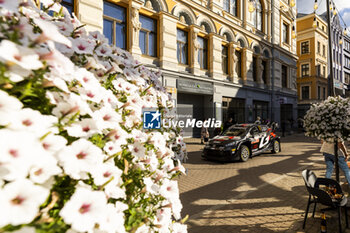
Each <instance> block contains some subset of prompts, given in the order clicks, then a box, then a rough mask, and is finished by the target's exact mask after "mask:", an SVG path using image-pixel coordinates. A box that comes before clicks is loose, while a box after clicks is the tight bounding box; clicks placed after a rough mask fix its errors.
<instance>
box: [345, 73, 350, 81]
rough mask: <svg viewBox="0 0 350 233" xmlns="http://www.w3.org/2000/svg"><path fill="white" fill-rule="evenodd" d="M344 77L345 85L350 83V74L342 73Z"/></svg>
mask: <svg viewBox="0 0 350 233" xmlns="http://www.w3.org/2000/svg"><path fill="white" fill-rule="evenodd" d="M344 76H345V83H346V84H349V83H350V74H349V73H345V72H344Z"/></svg>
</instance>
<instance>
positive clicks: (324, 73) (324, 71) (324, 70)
mask: <svg viewBox="0 0 350 233" xmlns="http://www.w3.org/2000/svg"><path fill="white" fill-rule="evenodd" d="M323 77H326V66H323Z"/></svg>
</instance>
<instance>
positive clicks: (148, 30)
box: [139, 15, 157, 57]
mask: <svg viewBox="0 0 350 233" xmlns="http://www.w3.org/2000/svg"><path fill="white" fill-rule="evenodd" d="M140 23H141V29H140V40H139V44H140V49H141V52H142V54H146V55H148V56H151V57H156V56H157V20H155V19H152V18H149V17H146V16H144V15H140Z"/></svg>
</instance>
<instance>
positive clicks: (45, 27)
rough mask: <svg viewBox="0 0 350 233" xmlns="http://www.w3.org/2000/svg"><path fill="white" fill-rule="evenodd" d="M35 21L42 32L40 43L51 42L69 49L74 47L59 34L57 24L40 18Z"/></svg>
mask: <svg viewBox="0 0 350 233" xmlns="http://www.w3.org/2000/svg"><path fill="white" fill-rule="evenodd" d="M33 20H34V23H35V24H36V25H38V26H39V27H40V29H41V30H42V34H41V35H40V36H39V38H38V39H39V40H40V42H45V41H47V40H51V41H55V42H57V43H61V44H64V45H66V46H69V47H71V46H72V42H71V41H70V40H69V39H67V37H65V36H63V35H62V34H61V33H60V32H59V30H58V28H57V26H56V25H55V24H53V23H51V22H49V21H46V20H42V19H40V18H34V19H33Z"/></svg>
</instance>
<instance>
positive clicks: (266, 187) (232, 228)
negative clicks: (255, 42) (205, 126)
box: [179, 134, 350, 233]
mask: <svg viewBox="0 0 350 233" xmlns="http://www.w3.org/2000/svg"><path fill="white" fill-rule="evenodd" d="M281 144H282V152H280V153H278V154H270V153H266V154H262V155H259V156H257V157H254V158H253V159H250V160H249V161H248V162H245V163H243V162H234V163H217V162H210V161H205V160H202V159H201V149H202V147H203V146H202V145H200V144H199V143H197V142H195V141H191V142H189V143H188V144H187V147H188V151H189V156H188V157H189V159H188V161H187V163H186V164H185V167H186V168H187V169H188V175H187V176H182V177H181V178H180V179H179V186H180V192H181V200H182V203H183V206H184V208H183V211H182V214H183V216H186V214H188V215H189V220H188V222H187V224H188V225H189V232H191V233H192V232H193V233H197V232H200V233H225V232H232V233H233V232H254V233H258V232H264V233H266V232H310V233H313V232H320V222H321V220H320V212H319V210H320V208H321V207H320V206H318V208H317V212H316V214H315V218H314V219H313V218H312V216H311V215H312V214H309V217H308V219H307V223H306V229H305V230H303V229H302V222H303V219H304V212H305V209H306V204H307V200H308V194H307V191H306V188H305V185H304V181H303V179H302V176H301V171H302V170H304V169H306V168H308V169H311V170H313V171H314V172H315V173H316V175H317V176H319V177H324V174H325V163H324V161H323V156H322V155H321V153H320V152H319V149H320V143H319V141H317V140H315V139H311V138H307V137H304V136H303V134H294V135H290V136H286V137H283V138H282V143H281ZM340 174H341V183H343V182H344V180H345V179H344V177H343V176H342V175H343V174H342V172H340ZM311 207H312V208H313V205H312V206H311ZM323 208H324V207H323ZM326 214H327V226H328V232H338V227H337V221H336V216H337V215H336V211H327V212H326ZM343 226H344V228H345V222H344V221H343ZM345 232H350V230H349V229H346V231H345Z"/></svg>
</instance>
